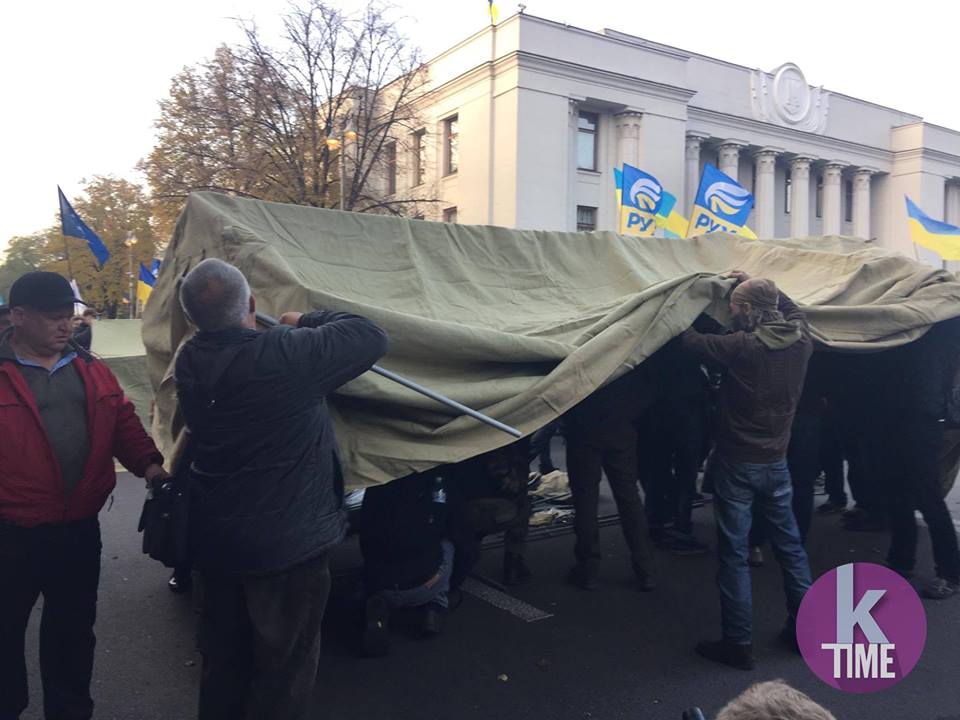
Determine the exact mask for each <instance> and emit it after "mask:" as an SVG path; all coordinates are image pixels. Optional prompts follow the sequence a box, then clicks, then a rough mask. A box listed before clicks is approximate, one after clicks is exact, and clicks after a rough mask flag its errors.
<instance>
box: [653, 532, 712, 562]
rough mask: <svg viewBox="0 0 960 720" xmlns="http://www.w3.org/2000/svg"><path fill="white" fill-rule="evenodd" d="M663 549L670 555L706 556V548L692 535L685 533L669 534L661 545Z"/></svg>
mask: <svg viewBox="0 0 960 720" xmlns="http://www.w3.org/2000/svg"><path fill="white" fill-rule="evenodd" d="M662 547H663V549H665V550H668V551H670V554H672V555H681V556H683V555H706V554H707V546H706V545H704V544H703V543H702V542H700V541H699V540H697V539H696V538H695V537H693V535H687V534H686V533H679V532H678V533H671V534H670V535H669V536H668V537H667V539H666V541H665V542H664V544H663V546H662Z"/></svg>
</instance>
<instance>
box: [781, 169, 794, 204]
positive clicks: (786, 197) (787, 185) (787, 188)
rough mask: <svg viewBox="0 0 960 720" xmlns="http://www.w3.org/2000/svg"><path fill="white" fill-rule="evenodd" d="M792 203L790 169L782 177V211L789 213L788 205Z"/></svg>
mask: <svg viewBox="0 0 960 720" xmlns="http://www.w3.org/2000/svg"><path fill="white" fill-rule="evenodd" d="M792 204H793V178H792V177H791V175H790V171H789V170H787V174H786V176H785V177H784V183H783V211H784V212H785V213H786V214H787V215H789V214H790V205H792Z"/></svg>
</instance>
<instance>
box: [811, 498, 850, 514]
mask: <svg viewBox="0 0 960 720" xmlns="http://www.w3.org/2000/svg"><path fill="white" fill-rule="evenodd" d="M846 508H847V504H846V503H845V502H844V503H840V502H837V501H835V500H827V501H826V502H825V503H821V504H820V505H819V506H818V507H817V512H818V513H819V514H821V515H836V514H837V513H842V512H843V511H844V510H846Z"/></svg>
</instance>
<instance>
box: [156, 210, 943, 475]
mask: <svg viewBox="0 0 960 720" xmlns="http://www.w3.org/2000/svg"><path fill="white" fill-rule="evenodd" d="M207 257H219V258H222V259H225V260H227V261H228V262H231V263H233V264H234V265H236V266H237V267H238V268H240V269H241V270H242V271H243V272H244V274H245V275H246V276H247V278H248V279H249V281H250V285H251V288H252V290H253V293H254V294H255V296H256V298H257V301H258V308H259V309H260V310H262V311H264V312H266V313H268V314H271V315H274V316H277V315H278V314H280V313H282V312H283V311H286V310H301V311H308V310H312V309H316V308H324V309H333V310H346V311H350V312H355V313H358V314H361V315H364V316H367V317H369V318H371V319H373V320H374V321H376V322H377V323H379V324H380V325H381V326H382V327H384V328H385V329H386V330H387V332H388V333H389V335H390V349H389V351H388V353H387V355H386V356H385V357H384V358H383V360H382V361H381V363H380V364H381V365H382V366H383V367H385V368H387V369H389V370H393V371H394V372H397V373H400V374H402V375H406V376H407V377H409V378H411V379H413V380H415V381H417V382H419V383H422V384H424V385H427V386H428V387H431V388H433V389H435V390H437V391H439V392H442V393H444V394H445V395H447V396H449V397H451V398H453V399H455V400H458V401H460V402H462V403H465V404H467V405H469V406H471V407H474V408H476V409H478V410H481V411H483V412H485V413H487V414H488V415H491V416H493V417H495V418H497V419H498V420H501V421H503V422H505V423H508V424H510V425H513V426H515V427H518V428H520V429H521V430H522V431H524V433H529V432H532V431H533V430H535V429H537V428H539V427H541V426H543V425H545V424H546V423H547V422H549V421H551V420H553V419H554V418H556V417H558V416H559V415H560V414H562V413H563V412H564V411H566V410H568V409H569V408H571V407H572V406H573V405H575V404H576V403H577V402H579V401H581V400H582V399H583V398H585V397H586V396H587V395H589V394H590V393H591V392H593V391H594V390H596V389H597V388H598V387H600V386H602V385H603V384H604V383H606V382H608V381H610V380H611V379H613V378H615V377H617V376H619V375H620V374H622V373H624V372H626V371H627V370H629V369H630V368H632V367H634V366H636V365H637V364H638V363H641V362H643V360H644V359H645V358H646V357H648V356H649V355H650V354H651V353H653V352H654V351H656V350H657V349H658V348H660V347H661V346H663V345H664V344H665V343H666V342H667V341H668V340H669V339H670V338H672V337H674V336H675V335H677V334H678V333H680V332H681V331H682V330H684V329H685V328H687V327H688V326H689V325H690V324H691V322H692V321H693V320H694V319H695V318H696V317H697V316H698V315H699V314H700V313H701V312H702V311H704V310H706V311H708V312H710V313H711V314H712V315H714V316H715V317H717V318H718V319H720V320H721V321H722V320H723V319H724V318H725V312H726V304H727V303H726V296H727V294H728V292H729V289H730V287H731V281H730V280H727V279H724V278H723V277H722V276H721V274H723V273H726V272H729V271H730V270H732V269H742V270H745V271H747V272H749V273H751V274H752V275H756V276H766V277H769V278H772V279H773V280H775V281H776V282H777V283H778V284H779V286H780V287H781V288H782V289H783V290H784V291H785V292H787V293H788V294H790V295H791V296H792V297H793V298H794V299H795V300H796V301H798V302H799V303H800V304H801V305H803V306H805V307H806V308H807V310H808V315H809V319H810V322H811V325H812V329H813V333H814V335H815V337H816V338H817V340H818V341H819V342H820V343H822V344H823V345H824V346H826V347H828V348H832V349H836V350H842V351H853V352H860V351H865V352H869V351H876V350H879V349H883V348H887V347H893V346H895V345H899V344H903V343H906V342H909V341H911V340H913V339H916V338H917V337H919V336H921V335H922V334H923V333H924V332H926V330H927V329H928V328H929V327H930V325H931V324H933V323H935V322H937V321H940V320H945V319H947V318H950V317H953V316H956V315H960V283H958V282H957V280H956V278H954V277H953V276H952V275H950V274H949V273H947V272H944V271H941V270H936V269H932V268H930V267H928V266H925V265H922V264H920V263H918V262H915V261H914V260H911V259H909V258H906V257H903V256H900V255H895V254H893V253H890V252H888V251H885V250H882V249H879V248H876V247H873V246H872V245H870V244H867V243H861V242H858V241H855V240H851V239H849V238H810V239H792V240H777V241H751V240H745V239H742V238H738V237H735V236H728V235H711V236H706V237H699V238H693V239H686V240H674V239H657V238H636V237H624V236H619V235H617V234H615V233H612V232H594V233H573V232H552V231H551V232H548V231H536V230H510V229H506V228H500V227H484V226H469V225H457V224H450V223H437V222H423V221H416V220H404V219H399V218H394V217H386V216H378V215H370V214H358V213H347V212H339V211H334V210H322V209H316V208H308V207H299V206H293V205H282V204H275V203H267V202H260V201H255V200H247V199H240V198H235V197H229V196H226V195H220V194H215V193H206V192H201V193H194V194H192V195H191V196H190V197H189V199H188V201H187V204H186V207H185V209H184V211H183V213H182V215H181V217H180V219H179V221H178V223H177V227H176V231H175V233H174V236H173V238H172V240H171V242H170V245H169V247H168V249H167V253H166V257H165V258H164V262H163V266H162V269H161V271H160V276H159V278H158V281H157V285H156V288H155V290H154V292H153V296H152V297H151V300H150V304H149V305H148V307H147V311H146V314H145V318H144V327H143V333H144V341H145V344H146V347H147V362H148V367H149V372H150V379H151V382H152V383H153V386H154V388H155V390H156V394H157V398H156V399H157V408H156V413H155V416H154V437H155V439H156V440H157V441H158V442H159V444H160V445H161V447H162V448H163V449H164V450H165V452H168V453H169V452H170V450H171V448H172V447H173V445H174V443H175V440H176V438H177V437H178V435H179V433H180V430H181V429H182V423H181V421H180V420H179V416H178V413H177V409H176V398H175V393H174V384H173V380H172V362H173V359H174V355H175V353H176V351H177V348H178V347H179V346H180V344H181V343H182V342H184V341H185V339H187V338H188V337H189V333H190V332H191V329H190V327H189V325H188V323H187V321H186V319H185V318H184V316H183V313H182V311H181V309H180V307H179V303H178V301H177V297H176V286H177V281H178V279H179V278H180V277H181V276H182V275H183V274H184V273H185V272H187V271H188V270H189V269H190V268H191V267H193V266H195V265H196V264H197V263H198V262H200V261H201V260H202V259H204V258H207ZM331 409H332V414H333V418H334V423H335V426H336V432H337V437H338V440H339V443H340V447H341V451H342V455H343V460H344V464H345V469H346V473H347V480H348V485H349V486H350V487H358V486H362V485H369V484H378V483H383V482H387V481H389V480H391V479H394V478H397V477H401V476H403V475H406V474H409V473H410V472H413V471H419V470H424V469H427V468H429V467H432V466H434V465H437V464H440V463H446V462H456V461H459V460H462V459H465V458H467V457H471V456H474V455H477V454H479V453H481V452H485V451H487V450H490V449H493V448H495V447H498V446H500V445H503V444H505V443H507V442H510V438H509V437H508V436H507V435H504V434H503V433H500V432H498V431H497V430H494V429H492V428H489V427H487V426H485V425H482V424H480V423H478V422H477V421H475V420H473V419H470V418H468V417H455V416H454V414H453V413H452V411H448V410H446V409H445V408H444V407H442V406H440V405H438V404H436V403H435V402H433V401H431V400H429V399H427V398H425V397H422V396H420V395H418V394H415V393H414V392H412V391H410V390H408V389H405V388H403V387H401V386H399V385H396V384H394V383H391V382H390V381H389V380H386V379H384V378H382V377H380V376H378V375H375V374H373V373H366V374H364V375H363V376H361V377H360V378H358V379H356V380H355V381H353V382H352V383H349V384H348V385H346V386H345V387H343V388H342V389H341V390H340V391H339V392H338V393H337V394H336V395H335V397H334V398H333V399H332V403H331Z"/></svg>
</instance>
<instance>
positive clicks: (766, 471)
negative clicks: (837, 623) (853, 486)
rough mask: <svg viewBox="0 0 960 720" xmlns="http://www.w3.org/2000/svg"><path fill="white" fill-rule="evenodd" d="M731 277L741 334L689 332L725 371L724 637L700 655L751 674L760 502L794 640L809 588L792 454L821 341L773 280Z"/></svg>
mask: <svg viewBox="0 0 960 720" xmlns="http://www.w3.org/2000/svg"><path fill="white" fill-rule="evenodd" d="M732 276H733V277H734V279H735V280H736V281H737V286H736V288H735V289H734V291H733V293H732V295H731V296H730V312H731V314H732V317H733V320H734V324H735V325H736V328H737V332H734V333H731V334H729V335H701V334H700V333H698V332H696V331H695V330H693V329H690V330H687V331H686V332H685V333H684V334H683V335H682V336H681V337H682V342H683V346H684V347H685V348H686V349H687V350H689V351H691V352H693V353H695V354H696V355H698V356H699V357H700V358H701V359H703V360H706V361H709V362H711V363H715V364H719V365H722V366H723V367H724V368H726V375H725V377H724V380H723V385H722V386H721V389H720V429H719V437H718V439H717V449H716V451H715V452H714V455H713V457H712V458H711V461H710V468H709V472H710V473H711V474H712V477H713V481H714V487H715V501H714V512H715V514H716V520H717V536H718V554H719V559H720V569H719V571H718V573H717V584H718V585H719V588H720V607H721V615H722V626H723V637H722V639H721V640H720V641H718V642H701V643H700V644H699V645H697V652H698V653H700V654H701V655H703V656H704V657H706V658H708V659H710V660H714V661H716V662H722V663H726V664H728V665H733V666H734V667H738V668H741V669H744V670H750V669H752V668H753V667H754V664H755V663H754V659H753V644H752V613H753V608H752V598H751V589H750V570H749V568H748V566H747V553H748V542H747V536H748V534H749V532H750V524H751V519H752V513H753V506H754V504H755V503H756V504H759V509H760V513H761V515H762V516H763V517H764V518H765V519H766V521H767V529H768V532H769V535H770V540H771V543H772V545H773V548H774V552H775V554H776V558H777V561H778V562H779V563H780V566H781V567H782V568H783V578H784V589H785V591H786V595H787V617H788V619H787V627H786V628H785V630H784V638H785V639H786V640H791V641H792V643H793V644H794V646H795V644H796V625H795V624H796V617H797V611H798V610H799V608H800V601H801V600H802V599H803V596H804V593H806V591H807V588H809V587H810V564H809V561H808V560H807V554H806V552H805V551H804V549H803V544H802V543H801V541H800V534H799V531H798V529H797V521H796V519H795V517H794V514H793V508H792V496H793V490H792V487H791V484H790V473H789V471H788V469H787V460H786V454H787V446H788V444H789V442H790V426H791V424H792V422H793V416H794V414H795V412H796V409H797V403H798V402H799V400H800V393H801V390H802V389H803V382H804V377H805V375H806V372H807V363H808V362H809V360H810V356H811V354H812V353H813V341H812V340H811V338H810V334H809V332H808V329H807V324H806V318H805V316H804V314H803V312H802V311H801V310H800V309H799V308H798V307H797V306H796V305H795V304H794V303H793V301H791V300H790V298H788V297H787V296H786V295H784V294H783V293H781V292H779V291H778V290H777V286H776V285H775V284H774V283H773V282H772V281H770V280H765V279H762V278H757V279H753V280H751V279H749V278H748V277H747V275H746V274H745V273H742V272H736V273H733V274H732Z"/></svg>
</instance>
